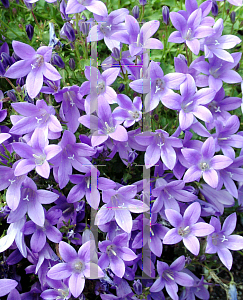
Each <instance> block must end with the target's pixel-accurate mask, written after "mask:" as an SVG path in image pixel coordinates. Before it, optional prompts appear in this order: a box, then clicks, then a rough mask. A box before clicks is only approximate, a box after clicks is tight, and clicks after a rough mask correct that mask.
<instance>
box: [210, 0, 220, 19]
mask: <svg viewBox="0 0 243 300" xmlns="http://www.w3.org/2000/svg"><path fill="white" fill-rule="evenodd" d="M211 12H212V15H213V16H214V17H217V15H218V13H219V7H218V4H217V2H216V1H215V0H213V2H212V8H211Z"/></svg>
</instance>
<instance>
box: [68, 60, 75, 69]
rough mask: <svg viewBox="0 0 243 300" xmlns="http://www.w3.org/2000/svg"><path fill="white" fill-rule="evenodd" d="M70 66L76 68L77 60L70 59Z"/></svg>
mask: <svg viewBox="0 0 243 300" xmlns="http://www.w3.org/2000/svg"><path fill="white" fill-rule="evenodd" d="M69 67H70V69H71V70H74V69H75V60H74V59H73V58H70V59H69Z"/></svg>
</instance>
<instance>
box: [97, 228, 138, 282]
mask: <svg viewBox="0 0 243 300" xmlns="http://www.w3.org/2000/svg"><path fill="white" fill-rule="evenodd" d="M127 246H128V235H127V233H124V234H119V235H117V236H116V237H115V238H114V239H113V240H112V241H103V242H99V249H100V251H101V252H102V254H101V256H100V258H99V261H98V265H99V266H100V267H101V269H102V270H104V269H106V268H107V267H108V266H109V265H110V268H111V270H112V272H113V273H114V274H115V275H116V276H118V277H120V278H122V277H123V276H124V273H125V263H124V261H132V260H134V259H135V258H137V255H136V254H135V253H134V252H133V251H132V250H131V249H130V248H128V247H127Z"/></svg>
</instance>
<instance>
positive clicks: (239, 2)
mask: <svg viewBox="0 0 243 300" xmlns="http://www.w3.org/2000/svg"><path fill="white" fill-rule="evenodd" d="M217 1H223V0H217ZM227 1H228V2H229V3H230V4H232V5H235V6H242V0H227Z"/></svg>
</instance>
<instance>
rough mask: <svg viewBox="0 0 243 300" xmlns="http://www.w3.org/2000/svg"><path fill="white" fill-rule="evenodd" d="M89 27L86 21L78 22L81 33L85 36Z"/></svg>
mask: <svg viewBox="0 0 243 300" xmlns="http://www.w3.org/2000/svg"><path fill="white" fill-rule="evenodd" d="M89 27H90V23H88V22H85V21H84V22H81V24H80V30H81V32H82V34H83V35H85V36H87V35H88V33H89Z"/></svg>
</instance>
